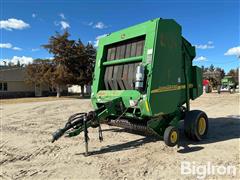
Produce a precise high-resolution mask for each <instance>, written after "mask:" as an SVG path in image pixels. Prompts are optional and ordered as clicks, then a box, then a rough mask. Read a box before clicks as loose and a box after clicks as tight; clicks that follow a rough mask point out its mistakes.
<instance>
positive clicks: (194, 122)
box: [184, 110, 208, 141]
mask: <svg viewBox="0 0 240 180" xmlns="http://www.w3.org/2000/svg"><path fill="white" fill-rule="evenodd" d="M202 117H203V118H204V119H205V125H206V127H205V131H204V133H203V134H200V133H199V121H200V118H202ZM184 132H185V135H186V136H187V137H188V138H190V139H192V140H195V141H201V140H202V139H204V138H205V137H206V135H207V133H208V117H207V115H206V113H205V112H203V111H200V110H193V111H189V112H187V113H186V116H185V119H184Z"/></svg>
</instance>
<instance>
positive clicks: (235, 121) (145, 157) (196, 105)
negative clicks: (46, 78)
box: [0, 93, 240, 180]
mask: <svg viewBox="0 0 240 180" xmlns="http://www.w3.org/2000/svg"><path fill="white" fill-rule="evenodd" d="M191 109H201V110H203V111H205V112H206V113H207V115H208V117H209V123H210V124H209V125H210V127H209V134H208V138H207V139H206V140H203V141H201V142H197V143H196V142H193V141H189V140H188V139H187V138H185V136H184V133H183V129H182V127H181V128H180V132H181V139H180V142H179V145H178V146H176V147H174V148H170V147H167V146H166V145H165V144H164V142H163V141H162V140H159V139H157V138H156V137H146V136H142V135H137V134H131V133H129V132H127V131H125V130H124V129H122V128H117V127H112V126H108V125H103V126H102V128H103V137H104V141H103V142H101V143H100V142H99V140H98V131H97V129H91V128H90V130H89V136H90V142H89V150H90V151H91V153H92V155H91V156H89V157H84V156H83V154H82V153H83V152H84V143H83V135H82V134H81V135H80V136H77V137H75V138H61V139H60V140H58V141H57V142H56V143H54V144H52V143H51V142H50V140H51V134H52V132H54V131H55V130H56V129H58V128H60V127H62V126H63V125H64V123H65V122H66V120H67V118H68V117H69V116H70V115H72V114H73V113H76V112H84V111H89V110H91V104H90V100H88V99H63V100H58V101H46V102H27V103H22V102H21V103H15V104H11V103H10V104H7V103H2V104H1V106H0V117H1V142H0V147H1V151H0V153H1V159H0V166H1V172H0V178H1V179H109V180H110V179H196V178H197V175H196V174H192V175H181V162H183V161H188V162H191V163H195V164H196V165H206V164H207V163H211V164H212V165H215V166H222V165H224V166H227V165H231V166H234V167H236V169H237V174H236V175H233V174H227V175H220V174H212V175H207V177H206V179H239V177H240V176H239V174H240V173H239V167H240V158H239V156H240V118H239V117H240V116H239V94H228V93H223V94H221V95H218V94H216V93H211V94H205V95H203V96H201V97H200V98H198V99H197V100H195V101H193V102H191Z"/></svg>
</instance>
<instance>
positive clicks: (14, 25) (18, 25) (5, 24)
mask: <svg viewBox="0 0 240 180" xmlns="http://www.w3.org/2000/svg"><path fill="white" fill-rule="evenodd" d="M28 27H30V25H29V24H27V23H25V22H24V21H23V20H19V19H14V18H11V19H8V20H1V21H0V29H6V30H8V31H12V30H13V29H20V30H21V29H25V28H28Z"/></svg>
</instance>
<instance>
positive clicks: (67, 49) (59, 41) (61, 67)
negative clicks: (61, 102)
mask: <svg viewBox="0 0 240 180" xmlns="http://www.w3.org/2000/svg"><path fill="white" fill-rule="evenodd" d="M68 37H69V33H68V32H67V31H65V32H64V33H63V34H62V35H61V34H59V33H56V35H55V36H51V37H50V38H49V42H48V44H46V45H43V47H44V48H45V49H47V50H48V51H49V53H51V54H53V56H54V59H53V67H52V69H51V71H48V74H46V75H45V76H48V77H49V76H50V75H52V76H51V83H52V85H53V86H54V87H55V88H56V90H57V97H60V96H61V89H62V87H63V86H66V85H67V84H71V83H72V81H73V77H74V76H73V73H72V72H71V70H70V69H69V67H70V65H72V64H73V62H72V57H73V56H74V52H73V47H74V45H75V41H74V40H69V39H68ZM49 73H50V74H49Z"/></svg>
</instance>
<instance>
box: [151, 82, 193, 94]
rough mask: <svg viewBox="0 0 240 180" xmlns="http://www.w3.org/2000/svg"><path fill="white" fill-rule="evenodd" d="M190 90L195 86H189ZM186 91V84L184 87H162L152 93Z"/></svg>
mask: <svg viewBox="0 0 240 180" xmlns="http://www.w3.org/2000/svg"><path fill="white" fill-rule="evenodd" d="M189 88H193V84H189ZM182 89H186V86H185V84H183V85H169V86H162V87H159V88H157V89H154V90H152V91H151V93H161V92H168V91H177V90H182Z"/></svg>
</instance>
